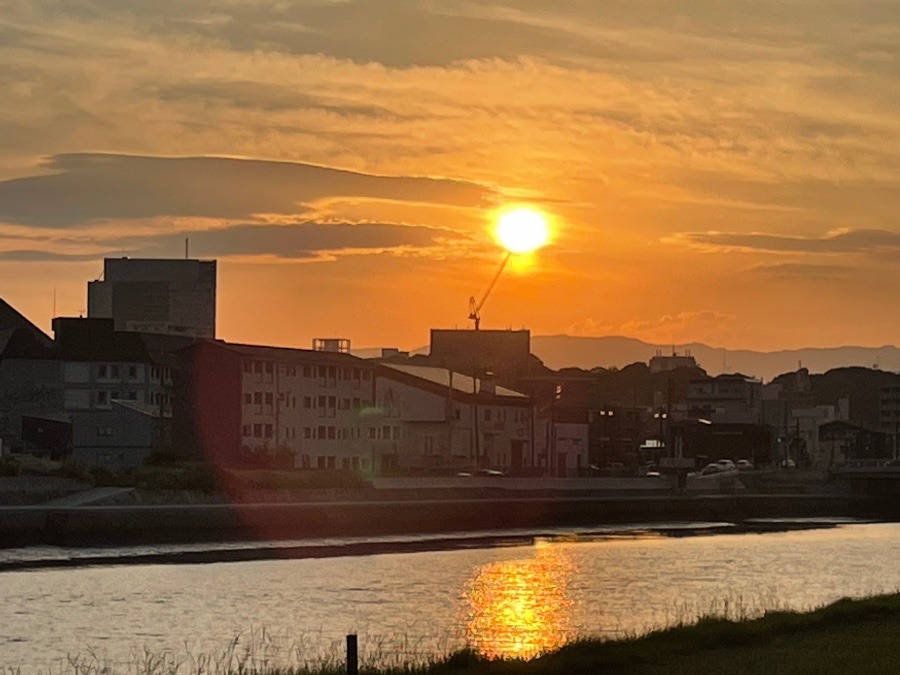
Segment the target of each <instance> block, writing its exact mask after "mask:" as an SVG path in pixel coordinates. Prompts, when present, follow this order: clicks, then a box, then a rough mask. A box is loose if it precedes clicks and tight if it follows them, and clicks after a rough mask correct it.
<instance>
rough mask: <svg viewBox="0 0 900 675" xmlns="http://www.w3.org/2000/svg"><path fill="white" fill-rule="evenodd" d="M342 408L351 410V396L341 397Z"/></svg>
mask: <svg viewBox="0 0 900 675" xmlns="http://www.w3.org/2000/svg"><path fill="white" fill-rule="evenodd" d="M341 410H350V399H349V398H342V399H341Z"/></svg>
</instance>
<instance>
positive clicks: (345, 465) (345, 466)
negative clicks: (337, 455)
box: [341, 457, 350, 469]
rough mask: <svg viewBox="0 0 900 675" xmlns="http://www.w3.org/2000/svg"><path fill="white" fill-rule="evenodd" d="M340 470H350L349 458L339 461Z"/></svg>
mask: <svg viewBox="0 0 900 675" xmlns="http://www.w3.org/2000/svg"><path fill="white" fill-rule="evenodd" d="M341 468H342V469H349V468H350V458H349V457H344V458H343V459H341Z"/></svg>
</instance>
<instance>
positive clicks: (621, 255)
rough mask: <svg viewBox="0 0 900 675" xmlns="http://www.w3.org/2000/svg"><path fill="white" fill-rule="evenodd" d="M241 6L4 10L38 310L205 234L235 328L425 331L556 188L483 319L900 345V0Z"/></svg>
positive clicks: (0, 46)
mask: <svg viewBox="0 0 900 675" xmlns="http://www.w3.org/2000/svg"><path fill="white" fill-rule="evenodd" d="M684 4H689V8H684V7H682V5H684ZM212 7H214V5H210V4H209V3H207V2H199V0H162V1H161V2H159V3H144V2H141V3H138V2H130V3H129V2H123V1H122V0H90V1H88V0H82V1H79V0H76V1H75V2H70V3H65V8H62V6H58V5H54V4H52V3H43V2H13V3H12V5H11V6H10V7H9V8H5V9H4V11H3V13H2V15H0V83H2V88H0V90H2V91H3V92H4V103H3V105H2V106H0V139H2V141H3V142H2V143H0V289H2V296H3V298H4V299H6V300H7V301H8V302H10V303H12V304H13V305H14V306H16V307H17V308H19V309H20V310H21V311H23V312H24V313H25V314H26V315H28V316H29V317H30V318H31V319H33V320H34V321H35V322H37V323H39V324H40V325H42V326H44V327H49V320H50V316H51V313H52V307H53V304H52V303H53V293H54V289H55V291H56V296H57V300H56V303H57V311H58V313H59V314H69V315H76V314H78V313H80V312H82V311H84V308H85V305H86V300H85V295H86V282H87V281H88V280H90V279H94V278H96V277H97V276H98V275H99V273H100V271H101V269H102V263H101V260H102V258H103V257H104V256H105V255H114V256H118V255H129V256H133V257H139V256H148V257H151V256H152V257H160V256H180V255H181V254H182V252H183V240H184V237H185V236H190V238H191V242H192V243H191V249H192V252H193V253H194V254H195V255H198V256H201V257H217V258H218V259H219V261H220V265H219V270H220V271H219V333H220V336H221V337H224V338H226V339H230V340H240V341H247V342H261V343H272V344H282V345H296V346H301V347H306V346H309V344H310V341H311V339H312V338H313V337H320V336H332V335H334V336H343V337H349V338H351V339H352V340H353V343H354V346H358V347H363V346H382V345H396V346H400V347H404V348H414V347H418V346H421V345H423V344H426V343H427V340H428V329H429V328H431V327H452V326H459V327H463V326H467V325H468V322H467V314H468V306H467V303H468V298H469V296H471V295H475V296H479V295H480V294H481V293H482V292H483V291H484V289H485V287H486V286H487V284H488V283H489V281H490V279H491V277H492V275H493V273H494V271H495V270H496V268H497V265H498V264H499V262H500V259H501V258H502V252H501V251H500V250H499V249H498V248H497V246H496V244H495V243H494V241H493V240H492V238H491V236H490V225H491V223H490V222H489V221H490V214H491V213H492V211H493V210H494V209H496V208H497V207H499V206H502V205H503V204H505V203H508V202H513V201H515V202H529V201H530V202H533V203H535V204H538V205H541V206H542V208H544V209H545V210H546V211H547V212H548V213H550V214H551V216H552V218H553V220H554V222H555V223H556V226H557V231H556V235H555V238H554V242H553V244H552V245H551V246H550V247H548V248H546V249H543V250H542V251H541V252H540V253H539V254H538V255H537V256H535V258H534V260H533V263H532V264H531V265H530V266H529V267H528V269H527V270H517V269H515V267H514V266H513V267H511V268H510V269H508V270H507V271H506V272H504V274H503V276H502V277H501V279H500V281H499V283H498V285H497V287H496V289H495V290H494V293H493V294H492V296H491V297H490V299H489V300H488V302H487V303H486V305H485V307H484V310H483V313H482V314H483V323H482V325H483V326H484V327H485V328H492V327H494V328H505V327H516V328H518V327H521V326H527V327H529V328H531V330H532V331H533V333H535V334H558V333H570V334H577V335H611V334H622V335H631V336H635V337H639V338H642V339H646V340H648V341H655V342H660V343H664V344H669V343H673V342H675V343H678V342H687V341H700V342H706V343H708V344H711V345H715V346H723V347H727V348H730V349H735V348H751V349H770V350H773V349H780V348H794V347H802V346H829V345H840V344H861V345H872V346H877V345H882V344H887V343H896V342H898V339H897V333H898V329H900V318H898V313H897V312H896V310H895V308H896V302H897V301H896V298H897V297H900V224H898V221H897V214H898V213H900V105H898V104H900V4H897V3H884V2H876V1H874V0H862V1H860V2H829V3H821V2H812V1H811V0H797V1H795V2H791V3H784V2H767V1H766V0H736V1H735V2H732V3H727V4H723V3H677V2H662V3H660V2H654V3H643V2H637V3H617V2H602V3H600V2H586V1H585V2H578V1H570V2H551V1H549V0H544V1H538V0H520V1H517V2H512V1H510V2H506V3H503V2H496V1H493V0H488V1H485V2H478V3H475V2H462V1H461V2H453V1H449V0H448V1H447V2H440V3H436V2H423V1H418V2H414V1H412V0H407V1H404V0H397V1H396V2H375V1H373V0H370V1H368V2H329V1H317V2H294V3H281V2H261V1H254V2H249V1H246V2H243V1H241V0H236V1H235V2H229V3H221V6H217V9H215V10H213V9H211V8H212Z"/></svg>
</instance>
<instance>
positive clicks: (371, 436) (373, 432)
mask: <svg viewBox="0 0 900 675" xmlns="http://www.w3.org/2000/svg"><path fill="white" fill-rule="evenodd" d="M376 432H377V429H375V427H369V439H370V440H373V441H374V440H375V436H376Z"/></svg>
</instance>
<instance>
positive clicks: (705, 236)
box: [667, 229, 900, 253]
mask: <svg viewBox="0 0 900 675" xmlns="http://www.w3.org/2000/svg"><path fill="white" fill-rule="evenodd" d="M667 241H669V242H672V243H684V244H689V245H694V246H699V247H701V248H704V249H710V250H728V249H743V250H750V251H771V252H778V253H863V252H871V251H884V250H900V232H894V231H892V230H868V229H858V230H851V229H846V230H836V231H834V232H829V233H828V234H825V235H823V236H818V237H809V236H805V237H804V236H796V235H785V234H771V233H765V232H749V233H740V232H684V233H680V234H678V235H675V236H673V237H670V238H669V239H668V240H667Z"/></svg>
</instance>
